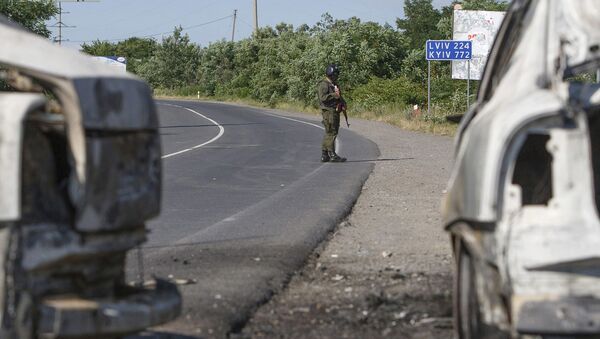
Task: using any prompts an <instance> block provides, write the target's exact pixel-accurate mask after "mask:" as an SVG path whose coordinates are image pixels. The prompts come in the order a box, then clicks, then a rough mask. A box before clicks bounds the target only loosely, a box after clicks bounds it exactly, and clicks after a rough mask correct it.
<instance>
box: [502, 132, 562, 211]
mask: <svg viewBox="0 0 600 339" xmlns="http://www.w3.org/2000/svg"><path fill="white" fill-rule="evenodd" d="M549 140H550V136H548V135H544V134H530V135H528V136H527V139H526V140H525V143H524V144H523V146H522V147H521V150H520V151H519V156H518V157H517V162H516V164H515V169H514V172H513V177H512V183H513V184H514V185H519V186H520V187H521V202H522V205H523V206H525V205H546V206H547V205H548V202H549V201H550V199H552V155H551V154H550V153H549V152H548V151H547V150H546V144H547V143H548V141H549Z"/></svg>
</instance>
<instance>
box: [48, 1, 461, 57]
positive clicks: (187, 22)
mask: <svg viewBox="0 0 600 339" xmlns="http://www.w3.org/2000/svg"><path fill="white" fill-rule="evenodd" d="M71 1H73V0H71ZM84 1H98V0H84ZM257 1H258V24H259V26H261V27H263V26H275V25H277V24H278V23H280V22H285V23H288V24H293V25H294V27H298V26H300V25H302V24H308V25H309V26H312V25H314V24H315V23H317V22H318V21H319V20H320V19H321V15H322V14H324V13H329V14H331V15H332V16H333V17H334V18H335V19H347V18H350V17H353V16H356V17H358V18H360V19H361V20H362V21H375V22H379V23H381V24H385V23H389V24H391V25H392V26H394V27H395V25H396V24H395V23H396V18H398V17H403V15H404V14H403V6H404V1H402V0H257ZM450 2H451V0H434V1H433V4H434V6H435V7H436V8H440V7H441V6H444V5H448V4H449V3H450ZM253 3H254V2H253V0H99V1H98V2H83V3H82V2H78V3H76V2H63V3H62V8H63V11H64V12H68V13H64V14H63V16H62V22H63V23H64V24H65V25H68V26H75V27H72V28H63V30H62V32H63V33H62V34H63V39H66V40H69V41H65V42H63V45H64V46H67V47H71V48H79V46H80V45H81V44H82V43H83V42H92V41H94V40H97V39H100V40H109V41H113V42H116V41H118V40H119V39H126V38H129V37H132V36H152V37H154V38H156V39H157V40H158V41H160V40H161V37H162V36H163V35H169V33H171V32H172V31H173V28H174V27H175V26H179V25H181V26H182V27H183V28H186V27H190V28H189V29H185V30H184V32H185V33H187V34H188V35H189V36H190V40H191V41H193V42H195V43H198V44H200V46H208V44H210V43H211V42H214V41H219V40H221V39H226V40H230V39H231V35H232V29H233V12H234V10H236V9H237V22H236V29H235V40H236V41H237V40H240V39H244V38H248V37H249V36H251V34H252V30H253V25H254V18H253ZM57 21H58V20H57V19H52V20H50V21H49V22H48V23H49V24H50V25H53V24H56V22H57ZM52 31H53V34H54V36H57V35H58V30H57V29H56V28H52Z"/></svg>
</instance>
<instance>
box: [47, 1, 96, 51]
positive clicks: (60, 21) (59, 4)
mask: <svg viewBox="0 0 600 339" xmlns="http://www.w3.org/2000/svg"><path fill="white" fill-rule="evenodd" d="M57 2H58V22H57V23H56V24H54V25H53V26H50V27H58V37H57V38H56V39H54V41H56V42H58V45H61V44H62V42H63V41H67V40H64V39H63V36H62V29H63V28H75V26H68V25H66V24H65V23H64V22H62V15H63V13H64V14H69V12H64V11H63V10H62V3H63V2H100V0H58V1H57Z"/></svg>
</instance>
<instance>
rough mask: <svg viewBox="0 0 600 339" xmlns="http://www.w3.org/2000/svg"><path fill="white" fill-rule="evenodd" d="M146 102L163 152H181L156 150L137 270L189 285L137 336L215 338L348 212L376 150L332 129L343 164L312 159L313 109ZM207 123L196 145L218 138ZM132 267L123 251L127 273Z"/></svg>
mask: <svg viewBox="0 0 600 339" xmlns="http://www.w3.org/2000/svg"><path fill="white" fill-rule="evenodd" d="M158 108H159V114H160V121H161V129H160V133H161V136H162V141H163V154H164V155H165V156H166V155H170V154H173V153H176V152H179V151H181V150H188V151H186V152H183V153H181V154H176V155H173V156H170V157H168V158H166V159H163V171H164V177H163V205H162V214H161V216H160V217H159V218H157V219H156V220H153V221H152V222H151V223H150V224H149V226H150V229H151V233H150V234H149V241H148V243H147V244H146V245H145V246H144V248H143V257H144V265H143V268H144V275H145V277H147V278H149V277H151V276H160V277H170V278H172V279H179V280H180V281H188V282H190V283H189V284H186V285H182V286H180V290H181V292H182V294H183V297H184V308H183V313H182V315H181V317H180V318H179V319H178V320H177V321H175V322H172V323H170V324H168V325H166V326H164V327H161V328H159V329H156V331H154V332H152V333H150V334H148V335H146V336H144V337H154V338H190V337H192V338H196V337H225V336H227V335H228V334H229V333H230V332H237V331H239V330H240V329H241V327H242V326H243V325H244V324H245V323H246V321H247V320H248V318H249V316H251V315H252V313H253V312H254V311H255V310H256V308H257V307H258V306H259V305H261V304H263V303H265V302H266V301H268V300H269V299H270V297H271V296H272V295H273V294H274V293H276V292H278V291H280V290H281V288H282V286H284V285H285V284H286V283H287V281H288V280H289V279H290V277H291V275H292V274H293V273H294V272H295V271H297V270H299V269H300V268H301V267H302V266H303V264H304V263H305V261H306V260H307V258H308V256H309V255H310V253H311V252H312V251H313V250H314V248H315V247H316V246H317V245H318V244H319V243H320V242H322V241H323V240H324V239H326V237H327V235H328V233H329V232H330V231H331V230H332V229H334V228H335V226H336V225H337V224H338V223H339V222H340V221H341V220H343V219H344V218H345V217H346V216H347V215H348V214H349V213H350V211H351V208H352V206H353V205H354V203H355V202H356V200H357V198H358V196H359V194H360V192H361V188H362V186H363V184H364V182H365V180H366V179H367V178H368V176H369V174H370V173H371V171H372V169H373V166H374V165H373V160H376V159H377V158H378V156H379V150H378V148H377V146H376V145H375V144H374V143H373V142H371V141H369V140H368V139H366V138H364V137H362V136H360V135H358V134H356V133H354V132H353V131H352V130H347V129H344V128H342V131H341V133H340V137H339V140H340V142H341V145H340V146H341V151H340V153H342V155H346V156H348V157H349V161H348V162H347V163H343V164H332V163H327V164H322V163H321V162H320V143H321V139H322V135H323V130H322V129H320V128H319V126H320V122H319V119H318V118H316V117H310V116H294V117H290V116H284V115H281V114H278V113H277V112H274V111H271V110H261V109H257V108H249V107H245V106H238V105H229V104H220V103H210V102H194V101H179V102H176V101H163V102H158ZM189 109H191V110H193V111H194V112H195V113H194V112H192V111H190V110H189ZM209 119H210V120H209ZM211 120H212V121H211ZM215 123H217V124H219V125H220V126H221V127H222V128H223V133H222V136H220V137H219V138H218V139H216V140H214V141H212V142H210V143H208V144H206V145H204V146H201V147H197V146H199V145H202V144H204V143H207V142H209V141H211V140H213V139H215V138H216V137H217V136H218V135H219V133H220V128H219V127H218V126H216V125H215ZM194 147H196V148H194ZM138 271H139V267H138V265H137V260H135V258H134V257H133V256H131V257H130V258H129V260H128V279H130V280H133V279H135V277H136V274H137V272H138Z"/></svg>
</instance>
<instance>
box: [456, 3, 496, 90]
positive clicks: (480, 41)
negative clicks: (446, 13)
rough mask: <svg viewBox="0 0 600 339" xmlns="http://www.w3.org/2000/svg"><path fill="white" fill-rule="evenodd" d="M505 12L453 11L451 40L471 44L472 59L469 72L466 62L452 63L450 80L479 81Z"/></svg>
mask: <svg viewBox="0 0 600 339" xmlns="http://www.w3.org/2000/svg"><path fill="white" fill-rule="evenodd" d="M504 14H505V12H497V11H466V10H455V11H454V29H453V36H452V38H453V40H469V41H472V42H473V57H472V59H471V61H470V62H471V65H470V71H469V65H468V61H452V79H463V80H466V79H467V78H468V77H469V74H470V78H471V80H480V79H481V76H482V75H483V70H484V67H485V63H486V61H487V57H488V54H489V52H490V49H491V48H492V44H493V43H494V38H495V37H496V33H497V32H498V29H499V28H500V24H501V23H502V20H503V19H504Z"/></svg>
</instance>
